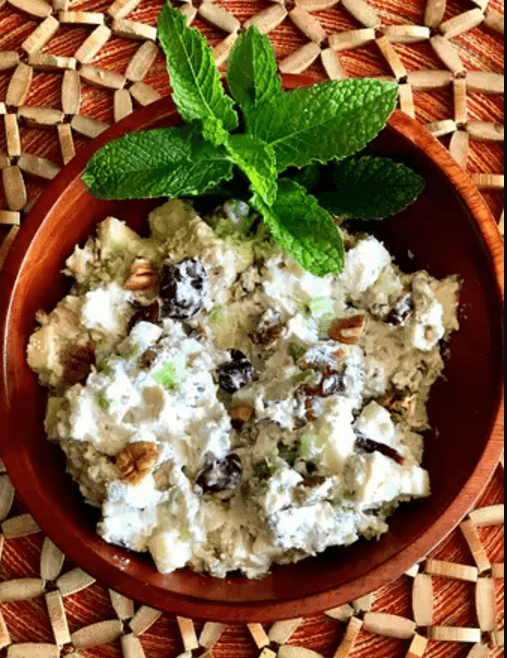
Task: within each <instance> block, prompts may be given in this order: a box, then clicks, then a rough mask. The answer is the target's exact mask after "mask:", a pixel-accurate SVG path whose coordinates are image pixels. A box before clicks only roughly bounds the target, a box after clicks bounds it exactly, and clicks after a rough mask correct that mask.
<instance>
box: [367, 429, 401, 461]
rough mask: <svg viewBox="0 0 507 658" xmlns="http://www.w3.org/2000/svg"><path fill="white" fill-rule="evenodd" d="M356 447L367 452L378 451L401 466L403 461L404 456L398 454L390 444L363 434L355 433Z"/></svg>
mask: <svg viewBox="0 0 507 658" xmlns="http://www.w3.org/2000/svg"><path fill="white" fill-rule="evenodd" d="M356 448H357V449H358V450H361V451H363V452H367V453H369V454H371V453H373V452H380V453H381V454H382V455H384V456H385V457H389V458H390V459H394V461H395V462H396V463H397V464H400V465H401V466H403V464H404V463H405V457H403V455H400V453H399V452H398V451H397V450H395V449H394V448H391V446H388V445H386V444H385V443H378V441H373V440H372V439H368V438H367V437H366V436H364V435H363V434H359V433H358V434H357V439H356Z"/></svg>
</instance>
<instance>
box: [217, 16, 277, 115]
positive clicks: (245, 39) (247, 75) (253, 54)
mask: <svg viewBox="0 0 507 658" xmlns="http://www.w3.org/2000/svg"><path fill="white" fill-rule="evenodd" d="M227 84H228V85H229V89H230V92H231V94H232V96H233V98H234V99H235V100H236V101H237V103H238V104H239V105H240V106H241V109H242V110H243V111H244V112H248V111H250V110H251V109H252V108H253V107H255V106H256V105H258V104H259V103H262V102H264V101H267V100H271V99H273V98H275V97H276V96H278V95H279V94H281V93H282V84H281V82H280V78H279V77H278V74H277V66H276V57H275V53H274V51H273V47H272V46H271V43H270V41H269V39H268V37H266V36H265V35H263V34H261V33H260V32H259V30H258V29H257V28H256V27H250V28H249V29H248V30H247V31H246V32H245V33H244V34H241V35H240V36H239V38H238V40H237V41H236V43H235V44H234V47H233V49H232V51H231V54H230V56H229V63H228V71H227Z"/></svg>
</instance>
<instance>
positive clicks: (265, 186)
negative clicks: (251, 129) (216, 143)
mask: <svg viewBox="0 0 507 658" xmlns="http://www.w3.org/2000/svg"><path fill="white" fill-rule="evenodd" d="M226 149H227V151H228V153H229V155H230V156H231V159H232V160H233V162H235V163H236V164H237V165H238V167H239V168H240V169H241V170H242V171H243V172H244V173H245V174H246V176H247V177H248V178H249V180H250V182H251V189H252V191H253V192H254V193H257V194H258V195H259V196H260V197H261V199H262V200H263V201H264V203H266V204H267V205H268V206H271V205H272V204H273V203H274V201H275V199H276V191H277V177H278V174H277V171H276V158H275V152H274V150H273V147H272V146H269V145H268V144H265V143H264V142H263V141H262V140H260V139H255V138H254V137H250V136H249V135H230V137H229V140H228V142H227V144H226Z"/></svg>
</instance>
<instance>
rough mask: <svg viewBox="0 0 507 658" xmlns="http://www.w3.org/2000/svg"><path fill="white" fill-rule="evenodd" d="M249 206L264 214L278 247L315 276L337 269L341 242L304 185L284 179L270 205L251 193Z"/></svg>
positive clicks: (340, 261) (341, 257)
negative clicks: (251, 197)
mask: <svg viewBox="0 0 507 658" xmlns="http://www.w3.org/2000/svg"><path fill="white" fill-rule="evenodd" d="M252 205H253V206H254V207H255V208H256V210H258V211H259V212H260V213H262V215H263V216H264V220H265V221H266V223H267V225H268V226H269V228H270V230H271V234H272V236H273V238H274V239H275V240H277V241H278V242H279V243H280V244H281V245H282V247H283V248H284V249H285V250H286V251H287V252H288V253H289V254H290V255H291V256H292V257H293V258H294V259H295V260H297V262H298V263H299V264H300V265H301V267H303V268H304V269H305V270H307V271H309V272H311V273H312V274H315V276H320V277H323V276H326V274H331V273H333V274H336V273H338V272H341V271H342V269H343V264H344V248H343V241H342V238H341V235H340V232H339V231H338V228H337V227H336V225H335V224H334V223H333V219H332V217H331V215H329V213H328V212H327V211H326V210H324V208H321V207H320V206H319V204H318V201H317V199H315V197H313V196H310V195H309V194H308V193H307V192H306V190H305V188H304V187H302V186H301V185H299V184H298V183H295V182H294V181H291V180H289V179H287V178H284V179H281V180H279V182H278V196H277V198H276V201H275V203H274V204H273V206H272V207H271V208H270V207H269V206H268V205H267V204H266V203H264V202H263V201H262V199H260V198H259V196H258V195H254V197H253V199H252Z"/></svg>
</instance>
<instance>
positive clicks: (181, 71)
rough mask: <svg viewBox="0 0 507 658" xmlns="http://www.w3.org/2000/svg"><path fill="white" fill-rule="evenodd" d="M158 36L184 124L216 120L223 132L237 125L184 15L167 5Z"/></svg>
mask: <svg viewBox="0 0 507 658" xmlns="http://www.w3.org/2000/svg"><path fill="white" fill-rule="evenodd" d="M158 37H159V40H160V43H161V45H162V48H163V49H164V52H165V54H166V59H167V69H168V71H169V76H170V79H171V86H172V90H173V94H172V97H173V100H174V102H175V104H176V107H177V108H178V111H179V113H180V115H181V116H182V118H183V119H184V120H185V121H193V120H194V119H199V120H201V121H203V120H204V119H208V118H215V119H219V120H220V121H221V122H222V124H223V126H224V128H225V130H228V131H230V130H233V129H234V128H236V127H237V125H238V115H237V113H236V112H235V110H234V108H233V105H234V102H233V100H232V98H230V97H229V96H227V95H226V94H225V92H224V88H223V87H222V83H221V82H220V77H219V74H218V70H217V68H216V67H215V61H214V59H213V51H212V50H211V48H209V47H208V46H207V44H206V40H205V38H204V37H203V36H202V35H201V34H200V33H199V32H198V30H196V29H194V28H189V27H187V24H186V19H185V17H184V16H183V14H182V13H181V12H180V11H179V10H178V9H176V8H175V7H172V6H171V5H170V4H169V2H167V3H166V4H165V5H164V7H163V9H162V11H161V13H160V17H159V22H158Z"/></svg>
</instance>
